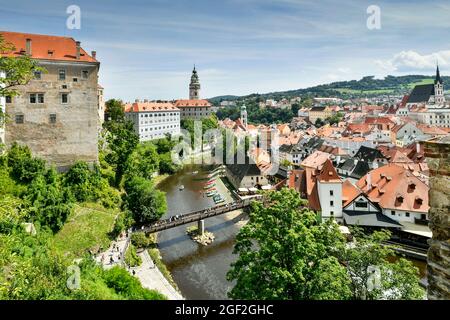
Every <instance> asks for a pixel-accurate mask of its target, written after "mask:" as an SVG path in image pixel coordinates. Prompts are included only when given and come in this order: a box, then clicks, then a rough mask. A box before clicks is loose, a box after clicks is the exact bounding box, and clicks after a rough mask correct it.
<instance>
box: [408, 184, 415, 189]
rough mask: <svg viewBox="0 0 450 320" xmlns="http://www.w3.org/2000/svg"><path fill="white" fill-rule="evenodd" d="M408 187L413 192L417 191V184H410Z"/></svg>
mask: <svg viewBox="0 0 450 320" xmlns="http://www.w3.org/2000/svg"><path fill="white" fill-rule="evenodd" d="M408 187H409V189H411V190H415V189H416V184H415V183H410V184H409V186H408Z"/></svg>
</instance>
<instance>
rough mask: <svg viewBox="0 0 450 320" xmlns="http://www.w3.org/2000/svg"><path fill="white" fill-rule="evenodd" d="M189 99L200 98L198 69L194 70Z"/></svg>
mask: <svg viewBox="0 0 450 320" xmlns="http://www.w3.org/2000/svg"><path fill="white" fill-rule="evenodd" d="M189 99H190V100H198V99H200V81H199V80H198V74H197V70H195V66H194V70H192V76H191V83H190V84H189Z"/></svg>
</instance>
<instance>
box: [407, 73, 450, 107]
mask: <svg viewBox="0 0 450 320" xmlns="http://www.w3.org/2000/svg"><path fill="white" fill-rule="evenodd" d="M418 104H435V105H444V104H445V96H444V81H443V80H442V78H441V74H440V72H439V66H438V67H437V68H436V77H435V79H434V83H430V84H421V85H417V86H415V87H414V89H413V91H412V92H411V94H410V95H409V97H408V102H407V103H406V106H407V107H410V106H412V105H418Z"/></svg>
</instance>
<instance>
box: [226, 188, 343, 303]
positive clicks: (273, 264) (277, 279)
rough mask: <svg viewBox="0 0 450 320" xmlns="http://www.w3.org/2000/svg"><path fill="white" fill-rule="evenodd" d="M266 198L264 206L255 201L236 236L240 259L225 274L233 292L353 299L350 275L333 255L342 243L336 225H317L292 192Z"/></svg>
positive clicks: (266, 296)
mask: <svg viewBox="0 0 450 320" xmlns="http://www.w3.org/2000/svg"><path fill="white" fill-rule="evenodd" d="M266 197H267V199H266V204H264V203H261V202H258V203H253V204H252V210H251V213H250V221H249V223H248V224H247V225H245V226H244V227H243V228H242V229H241V231H240V232H239V234H238V236H237V239H236V244H235V249H234V253H235V254H239V258H238V259H237V261H236V262H235V263H233V264H232V267H231V270H230V271H229V272H228V275H227V278H228V280H230V281H231V280H236V285H235V287H234V288H233V289H232V290H231V291H230V292H229V296H230V297H231V298H234V299H325V298H326V299H346V298H349V297H350V296H351V295H350V294H351V292H350V290H349V281H350V279H349V278H348V276H347V274H346V271H345V268H344V267H343V266H341V265H340V264H339V262H338V260H337V259H336V258H334V257H335V256H336V254H337V252H339V251H340V250H342V248H343V246H344V238H343V237H342V235H341V234H340V232H339V230H338V228H337V225H336V224H334V223H333V222H327V223H319V222H318V221H317V218H316V214H315V213H313V212H311V211H309V210H308V209H306V208H305V202H304V201H303V200H301V199H300V197H299V196H298V194H297V193H296V192H295V191H293V190H289V189H283V190H282V191H280V192H273V193H269V194H267V195H266ZM267 203H268V204H270V205H267ZM330 279H333V281H331V282H330V281H329V280H330Z"/></svg>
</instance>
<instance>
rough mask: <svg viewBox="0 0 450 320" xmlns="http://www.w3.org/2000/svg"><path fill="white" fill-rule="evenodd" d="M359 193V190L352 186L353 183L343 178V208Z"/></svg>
mask: <svg viewBox="0 0 450 320" xmlns="http://www.w3.org/2000/svg"><path fill="white" fill-rule="evenodd" d="M361 193H362V192H361V190H359V189H358V188H357V187H356V186H354V185H353V183H351V182H350V181H349V180H345V181H344V183H343V184H342V202H343V204H342V207H343V208H344V207H345V206H347V205H348V204H349V203H350V202H352V201H353V200H355V198H356V197H357V196H359V195H360V194H361Z"/></svg>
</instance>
